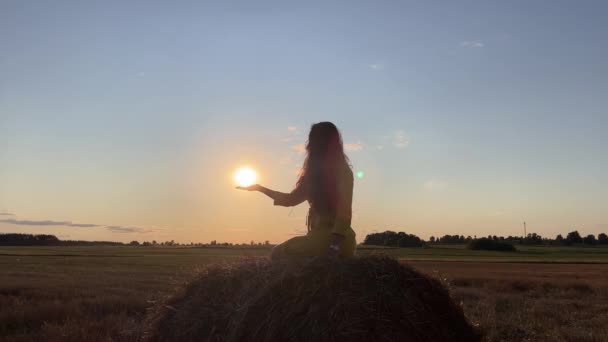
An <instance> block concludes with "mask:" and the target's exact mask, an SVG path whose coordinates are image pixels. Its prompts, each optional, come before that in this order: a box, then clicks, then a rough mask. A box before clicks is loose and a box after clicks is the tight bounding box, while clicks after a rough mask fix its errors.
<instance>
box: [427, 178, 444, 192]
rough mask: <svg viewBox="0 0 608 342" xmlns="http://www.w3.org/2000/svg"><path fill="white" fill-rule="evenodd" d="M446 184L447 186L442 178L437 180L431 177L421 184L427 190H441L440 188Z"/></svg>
mask: <svg viewBox="0 0 608 342" xmlns="http://www.w3.org/2000/svg"><path fill="white" fill-rule="evenodd" d="M447 186H448V183H447V182H444V181H442V180H437V179H431V180H428V181H426V182H424V184H422V187H423V188H424V189H425V190H428V191H437V190H442V189H445V188H446V187H447Z"/></svg>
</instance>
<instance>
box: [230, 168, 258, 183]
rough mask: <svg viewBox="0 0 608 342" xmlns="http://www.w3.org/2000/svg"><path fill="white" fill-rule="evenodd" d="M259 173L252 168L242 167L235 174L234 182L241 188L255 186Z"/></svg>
mask: <svg viewBox="0 0 608 342" xmlns="http://www.w3.org/2000/svg"><path fill="white" fill-rule="evenodd" d="M256 179H257V173H256V172H255V170H254V169H252V168H250V167H242V168H240V169H238V170H236V172H235V173H234V180H235V181H236V184H237V185H239V186H250V185H253V184H255V180H256Z"/></svg>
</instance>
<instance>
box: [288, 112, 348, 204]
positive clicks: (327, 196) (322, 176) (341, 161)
mask: <svg viewBox="0 0 608 342" xmlns="http://www.w3.org/2000/svg"><path fill="white" fill-rule="evenodd" d="M349 167H350V166H349V162H348V157H347V156H346V154H345V153H344V147H343V145H342V136H341V135H340V131H338V128H337V127H336V125H334V124H333V123H331V122H319V123H316V124H314V125H312V127H311V128H310V133H309V134H308V143H307V144H306V159H305V160H304V166H303V167H302V172H301V174H300V178H299V179H298V185H304V186H306V187H307V190H308V192H309V197H310V199H311V202H312V203H313V206H314V207H315V208H316V209H318V210H321V211H325V210H328V211H329V212H332V213H335V208H336V200H337V184H338V177H340V175H342V174H343V172H341V171H344V170H345V169H347V168H349Z"/></svg>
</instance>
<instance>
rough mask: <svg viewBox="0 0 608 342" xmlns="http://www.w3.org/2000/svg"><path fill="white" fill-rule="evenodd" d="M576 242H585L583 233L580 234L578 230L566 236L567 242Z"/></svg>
mask: <svg viewBox="0 0 608 342" xmlns="http://www.w3.org/2000/svg"><path fill="white" fill-rule="evenodd" d="M575 243H583V238H582V237H581V234H579V233H578V231H577V230H575V231H573V232H570V233H568V235H567V236H566V244H568V245H572V244H575Z"/></svg>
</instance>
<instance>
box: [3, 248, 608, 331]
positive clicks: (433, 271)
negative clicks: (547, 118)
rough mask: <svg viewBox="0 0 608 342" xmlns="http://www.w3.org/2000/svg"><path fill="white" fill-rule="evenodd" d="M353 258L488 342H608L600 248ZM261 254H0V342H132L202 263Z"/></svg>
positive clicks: (606, 282)
mask: <svg viewBox="0 0 608 342" xmlns="http://www.w3.org/2000/svg"><path fill="white" fill-rule="evenodd" d="M519 249H520V251H518V252H516V253H505V252H481V251H475V252H473V251H468V250H466V249H464V248H462V247H461V246H442V247H432V248H410V249H389V248H362V249H360V250H359V254H369V253H384V254H389V255H392V256H394V257H397V258H400V259H401V260H403V262H407V263H409V264H411V265H412V266H414V267H415V268H417V269H419V270H420V271H422V272H424V273H427V274H429V275H431V276H434V277H438V278H441V279H442V280H444V281H446V283H448V284H449V286H450V291H451V294H452V296H453V298H455V300H456V301H458V302H459V303H462V306H463V308H464V311H465V314H466V315H467V317H468V318H469V319H470V320H471V321H472V322H473V323H474V324H476V325H478V326H479V327H480V329H481V330H482V331H483V332H484V334H485V340H487V341H608V276H607V275H608V248H601V247H580V248H577V247H559V248H558V247H520V248H519ZM267 253H268V250H266V249H222V248H183V247H182V248H179V247H61V248H58V247H0V341H38V340H45V341H84V340H86V341H109V340H115V341H131V340H133V339H136V337H137V336H138V335H139V334H140V333H141V331H140V328H141V322H142V320H143V318H144V317H145V315H146V311H147V309H148V308H149V307H151V306H153V305H154V303H155V302H157V301H159V300H162V299H163V298H165V297H166V296H167V295H169V294H170V293H171V292H172V290H173V289H174V288H175V287H176V286H179V285H180V284H182V283H183V282H185V281H187V280H188V279H189V278H190V277H192V275H193V274H195V273H196V271H197V270H198V269H200V268H202V267H205V265H207V264H209V263H215V262H226V261H234V260H239V259H240V258H243V257H262V256H265V255H266V254H267Z"/></svg>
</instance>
